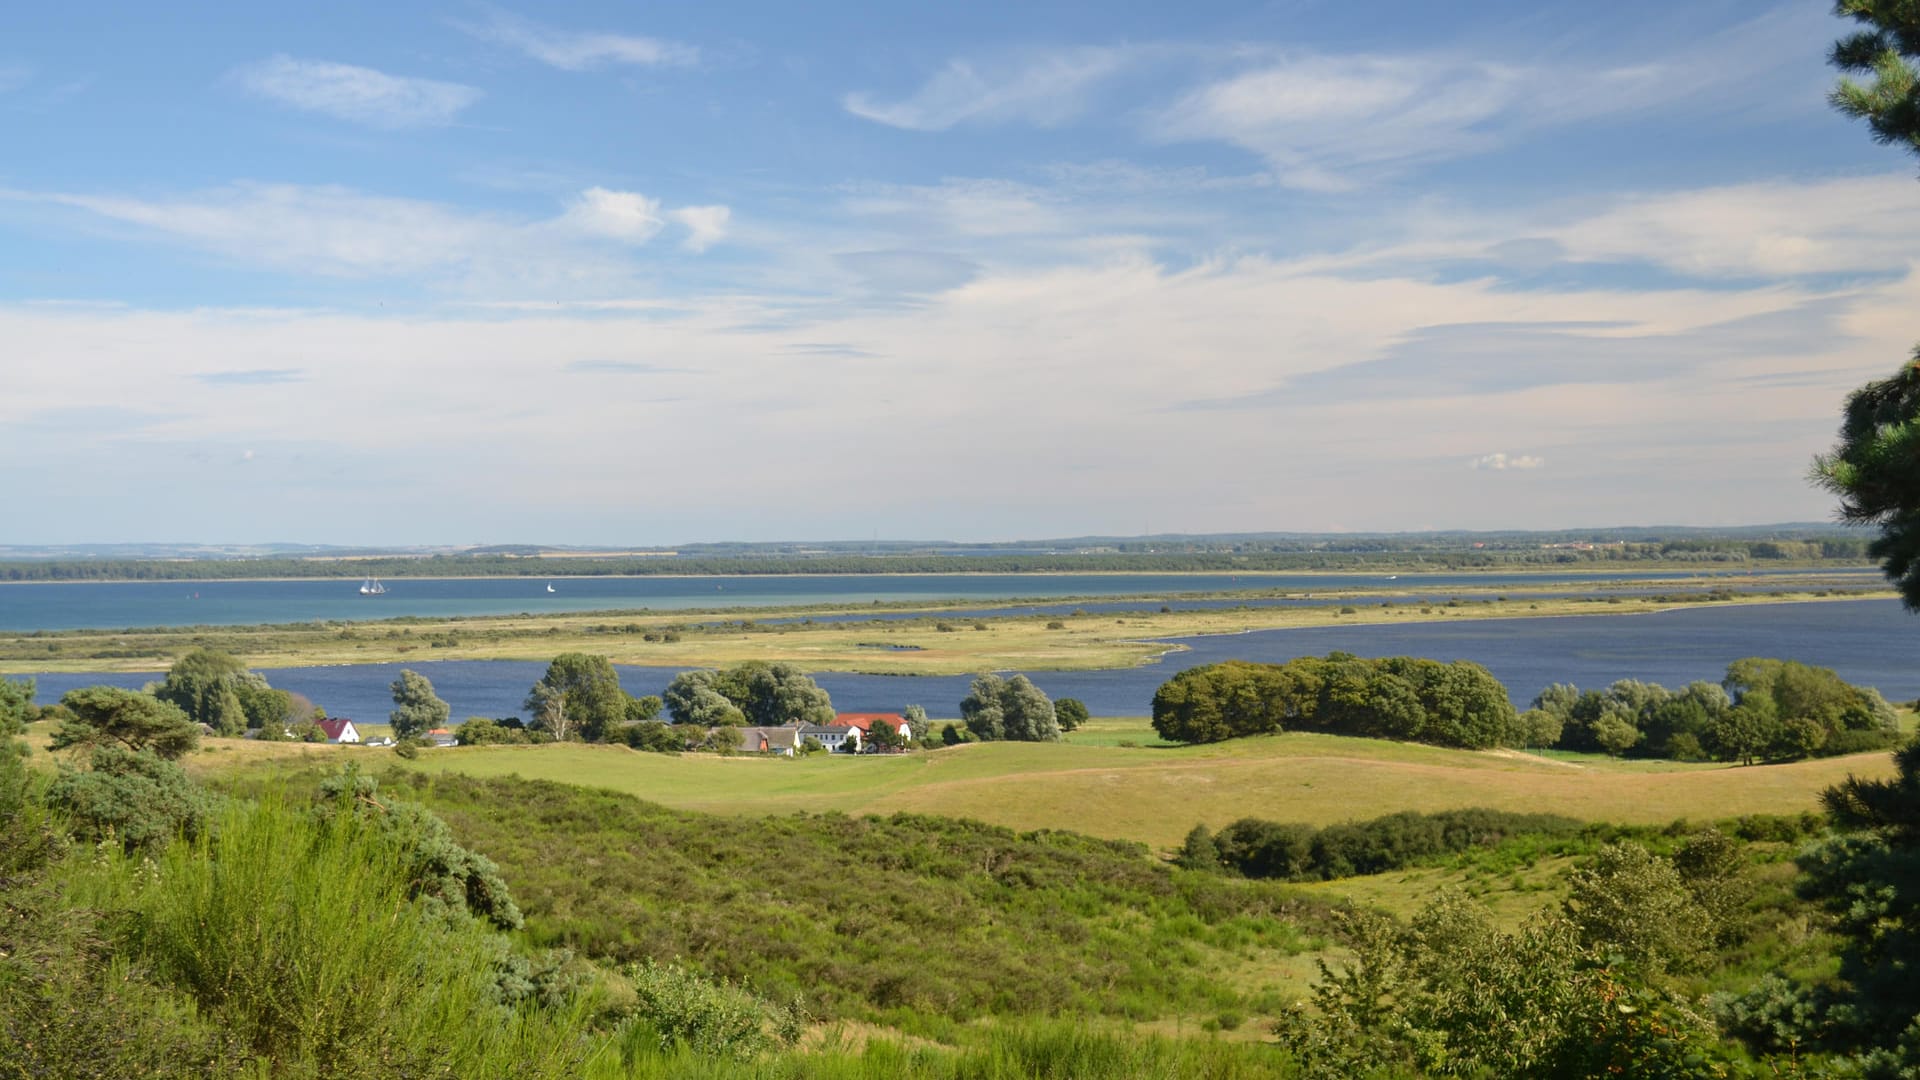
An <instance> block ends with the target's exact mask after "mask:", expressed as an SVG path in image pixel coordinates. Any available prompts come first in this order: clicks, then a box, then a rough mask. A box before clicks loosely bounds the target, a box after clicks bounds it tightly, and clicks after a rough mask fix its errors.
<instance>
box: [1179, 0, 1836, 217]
mask: <svg viewBox="0 0 1920 1080" xmlns="http://www.w3.org/2000/svg"><path fill="white" fill-rule="evenodd" d="M1822 25H1823V24H1821V23H1820V20H1819V18H1818V17H1817V15H1814V14H1811V13H1809V12H1808V11H1806V10H1800V9H1796V8H1794V7H1787V6H1783V7H1782V8H1780V9H1778V10H1776V11H1773V12H1770V13H1767V14H1763V15H1761V16H1759V17H1757V18H1754V19H1752V20H1750V21H1748V22H1746V23H1743V24H1740V25H1738V26H1735V27H1733V28H1731V29H1728V30H1725V31H1722V32H1720V33H1718V34H1713V35H1710V36H1707V37H1705V38H1702V39H1698V40H1691V41H1689V43H1688V45H1687V46H1686V48H1685V49H1684V50H1674V51H1669V52H1667V53H1665V54H1663V55H1658V56H1655V57H1654V58H1653V59H1651V60H1647V59H1644V58H1635V59H1634V60H1633V61H1632V62H1629V63H1608V62H1606V61H1605V60H1604V59H1601V60H1595V59H1590V58H1587V57H1585V56H1578V57H1543V56H1541V55H1540V51H1539V49H1538V48H1537V47H1529V48H1528V49H1527V50H1526V51H1525V52H1524V53H1521V52H1519V51H1518V50H1514V52H1515V56H1514V57H1513V58H1511V59H1509V58H1506V57H1503V56H1501V55H1498V54H1497V53H1496V52H1491V51H1488V50H1486V49H1480V50H1477V51H1462V50H1451V51H1447V50H1436V51H1425V52H1415V53H1402V54H1327V53H1312V52H1303V51H1276V52H1268V53H1267V54H1266V55H1265V56H1264V57H1262V56H1260V54H1259V53H1255V54H1254V55H1255V56H1256V57H1258V59H1256V60H1255V61H1254V62H1253V63H1252V65H1251V66H1249V67H1247V68H1246V69H1245V70H1242V71H1240V72H1238V73H1236V74H1233V75H1229V76H1226V77H1223V78H1216V79H1214V80H1212V81H1210V82H1208V83H1206V84H1204V85H1201V86H1199V87H1197V88H1195V89H1193V90H1191V91H1189V92H1188V93H1186V94H1184V95H1182V96H1181V97H1180V98H1179V99H1178V100H1176V101H1175V102H1173V103H1172V104H1171V105H1168V106H1165V107H1163V108H1162V109H1160V110H1158V111H1157V112H1155V113H1154V114H1153V115H1152V117H1151V119H1150V121H1149V124H1148V132H1149V134H1151V135H1153V136H1154V137H1157V138H1159V139H1162V140H1166V141H1182V140H1219V141H1224V142H1229V143H1233V144H1235V145H1238V146H1241V147H1244V148H1245V149H1247V150H1249V151H1251V152H1253V153H1255V154H1258V155H1260V156H1261V157H1263V158H1264V159H1266V160H1267V161H1268V162H1269V164H1270V165H1271V166H1272V167H1273V169H1274V170H1275V174H1276V175H1277V177H1278V178H1279V180H1280V181H1281V182H1282V183H1284V184H1287V185H1288V186H1291V187H1296V188H1302V189H1308V190H1338V189H1344V188H1350V187H1355V186H1359V185H1363V184H1366V183H1369V182H1371V181H1374V180H1377V179H1380V178H1382V177H1386V176H1391V175H1394V174H1396V173H1400V172H1404V171H1407V170H1409V169H1412V168H1414V167H1417V166H1419V165H1422V164H1425V163H1430V162H1435V161H1441V160H1446V159H1451V158H1458V157H1464V156H1468V155H1472V154H1477V153H1482V152H1485V151H1487V150H1490V149H1493V148H1495V147H1498V146H1501V145H1503V144H1506V143H1508V142H1511V141H1513V140H1515V139H1516V138H1518V137H1520V136H1521V135H1523V134H1525V133H1528V132H1533V131H1538V130H1541V129H1547V128H1554V127H1565V126H1568V125H1573V124H1581V123H1594V122H1597V121H1600V120H1604V119H1606V118H1611V117H1619V116H1624V115H1626V114H1630V113H1636V112H1642V111H1645V110H1648V109H1653V108H1660V109H1663V110H1665V111H1666V112H1668V113H1670V114H1672V115H1676V116H1685V117H1688V118H1690V119H1698V118H1700V117H1703V116H1708V115H1718V116H1726V115H1731V114H1736V113H1739V112H1741V111H1743V110H1751V109H1753V108H1755V107H1756V105H1755V103H1756V102H1762V101H1774V100H1777V99H1778V97H1779V93H1780V91H1781V89H1782V84H1783V83H1792V84H1797V82H1798V80H1799V77H1800V76H1799V74H1798V73H1797V71H1796V70H1795V65H1796V64H1798V65H1800V66H1801V67H1806V66H1809V65H1810V61H1809V60H1808V59H1807V57H1806V56H1804V55H1803V53H1804V51H1805V47H1804V43H1805V42H1806V41H1807V40H1808V39H1809V38H1810V37H1815V38H1817V37H1819V36H1821V35H1822V34H1823V33H1824V31H1823V30H1822ZM1815 93H1816V94H1817V90H1816V91H1815ZM1814 100H1817V98H1816V99H1814Z"/></svg>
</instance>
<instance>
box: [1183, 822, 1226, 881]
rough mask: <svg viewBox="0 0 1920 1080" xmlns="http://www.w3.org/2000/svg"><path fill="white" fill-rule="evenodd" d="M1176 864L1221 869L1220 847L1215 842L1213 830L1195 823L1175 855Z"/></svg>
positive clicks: (1187, 867) (1200, 868) (1194, 868)
mask: <svg viewBox="0 0 1920 1080" xmlns="http://www.w3.org/2000/svg"><path fill="white" fill-rule="evenodd" d="M1173 862H1174V865H1176V866H1181V867H1184V868H1186V869H1188V870H1213V871H1218V870H1219V869H1220V847H1219V845H1218V844H1215V843H1214V840H1213V832H1212V830H1210V829H1208V828H1207V827H1206V826H1205V825H1195V826H1194V827H1193V828H1192V829H1191V830H1190V831H1189V832H1188V833H1187V838H1186V839H1185V840H1184V841H1182V842H1181V844H1180V850H1179V851H1178V852H1176V853H1175V854H1174V856H1173Z"/></svg>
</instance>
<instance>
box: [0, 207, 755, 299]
mask: <svg viewBox="0 0 1920 1080" xmlns="http://www.w3.org/2000/svg"><path fill="white" fill-rule="evenodd" d="M0 201H25V202H35V203H45V204H53V205H58V206H65V207H70V208H72V209H75V210H80V211H84V212H85V213H86V214H88V215H90V217H91V219H92V220H94V221H96V222H97V221H106V222H112V223H117V224H120V225H125V226H133V227H136V228H138V229H141V230H144V231H146V232H148V233H151V234H153V235H155V236H158V237H161V238H165V239H169V240H172V241H175V242H177V243H181V244H185V245H188V246H191V247H194V248H198V249H201V250H205V251H210V252H213V253H215V254H218V255H220V256H222V257H225V258H228V259H232V260H234V261H235V262H239V263H243V264H246V265H255V266H266V267H269V268H272V269H276V270H282V271H287V272H291V273H297V274H303V275H321V276H327V277H342V278H384V277H411V278H415V279H419V280H421V281H444V282H457V283H464V284H466V285H469V286H481V287H485V288H488V289H491V290H493V291H505V292H513V291H515V290H521V289H525V288H527V287H530V286H534V287H539V288H540V289H542V290H545V289H547V288H548V287H551V286H560V285H567V284H571V285H572V286H574V287H577V288H590V289H591V288H600V287H611V286H618V285H620V284H621V283H623V282H625V281H626V280H627V279H628V278H630V277H631V274H632V269H633V268H632V264H631V263H630V262H629V261H627V260H628V259H629V258H630V257H631V254H632V252H631V249H632V248H635V247H639V246H642V245H644V244H646V243H647V241H649V240H651V239H652V238H653V237H654V236H655V235H656V234H657V233H658V232H659V231H660V229H661V228H662V227H664V225H665V224H666V222H667V221H668V220H669V219H670V218H671V219H674V220H679V221H680V222H681V223H682V224H683V225H686V226H687V227H688V229H689V231H690V233H691V234H692V235H691V236H690V240H691V239H692V238H693V237H696V236H697V237H699V238H700V239H701V240H702V241H703V244H704V243H711V242H712V241H713V240H714V239H717V237H718V230H721V229H723V228H724V225H725V222H726V218H727V213H726V210H727V208H726V207H724V206H700V207H686V208H681V209H678V210H664V209H663V208H662V206H661V203H660V201H659V200H658V199H654V198H650V197H648V196H646V195H642V194H640V193H638V192H632V191H616V190H611V189H608V188H602V187H594V188H588V189H587V190H585V191H583V192H581V193H580V194H579V195H578V196H576V197H574V198H573V199H572V200H571V201H570V202H568V203H567V204H566V205H565V207H564V208H563V209H562V210H561V211H560V212H559V213H558V214H556V215H555V216H553V217H549V218H544V219H516V218H508V217H505V216H502V215H496V214H487V213H480V212H475V211H470V210H464V209H460V208H456V207H451V206H448V205H445V204H442V203H436V202H428V201H425V200H419V199H403V198H394V197H391V196H384V195H370V194H367V193H365V192H360V191H355V190H353V189H351V188H343V187H308V186H303V185H298V184H257V183H242V184H234V185H231V186H229V187H226V188H220V189H216V190H213V191H208V192H203V193H200V194H197V195H190V196H180V197H176V198H171V199H137V198H131V197H126V196H113V195H82V194H70V193H34V192H17V191H12V192H10V191H4V190H0Z"/></svg>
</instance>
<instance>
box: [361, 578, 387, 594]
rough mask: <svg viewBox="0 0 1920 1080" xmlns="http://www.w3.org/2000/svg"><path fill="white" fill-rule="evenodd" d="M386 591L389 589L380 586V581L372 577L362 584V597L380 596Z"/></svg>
mask: <svg viewBox="0 0 1920 1080" xmlns="http://www.w3.org/2000/svg"><path fill="white" fill-rule="evenodd" d="M386 591H387V587H386V586H385V585H382V584H380V579H379V578H377V577H370V578H368V579H366V580H365V581H362V582H361V583H360V595H361V596H380V595H382V594H384V593H385V592H386Z"/></svg>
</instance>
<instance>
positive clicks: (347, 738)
mask: <svg viewBox="0 0 1920 1080" xmlns="http://www.w3.org/2000/svg"><path fill="white" fill-rule="evenodd" d="M314 723H315V724H317V725H319V727H320V730H321V731H323V732H325V733H326V736H327V741H328V742H330V743H357V742H359V741H360V731H359V729H358V728H355V727H354V726H353V721H351V720H348V719H345V718H342V719H339V720H315V721H314Z"/></svg>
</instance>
